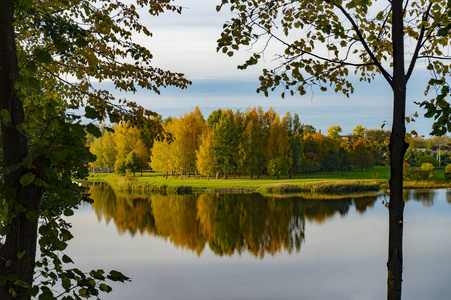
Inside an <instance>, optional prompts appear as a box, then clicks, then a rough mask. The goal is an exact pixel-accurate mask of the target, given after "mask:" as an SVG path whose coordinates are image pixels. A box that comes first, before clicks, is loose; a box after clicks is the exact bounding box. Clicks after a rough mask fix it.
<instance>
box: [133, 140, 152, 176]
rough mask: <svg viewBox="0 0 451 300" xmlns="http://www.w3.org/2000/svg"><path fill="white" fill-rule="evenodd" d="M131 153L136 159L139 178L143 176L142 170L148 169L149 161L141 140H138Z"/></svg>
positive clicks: (144, 145)
mask: <svg viewBox="0 0 451 300" xmlns="http://www.w3.org/2000/svg"><path fill="white" fill-rule="evenodd" d="M133 152H134V153H135V155H136V158H137V159H138V164H139V171H140V172H141V176H142V175H143V170H144V169H146V168H148V167H149V161H150V151H149V149H148V148H147V146H146V144H145V143H144V141H143V140H142V139H139V140H138V141H137V142H136V145H135V147H134V150H133Z"/></svg>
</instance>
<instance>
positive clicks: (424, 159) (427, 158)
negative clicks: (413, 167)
mask: <svg viewBox="0 0 451 300" xmlns="http://www.w3.org/2000/svg"><path fill="white" fill-rule="evenodd" d="M424 163H430V164H432V165H433V166H435V167H437V166H438V161H437V160H436V159H435V157H434V156H433V155H431V154H429V153H428V152H426V151H425V152H422V153H421V156H419V157H418V158H417V166H418V167H421V166H422V165H423V164H424Z"/></svg>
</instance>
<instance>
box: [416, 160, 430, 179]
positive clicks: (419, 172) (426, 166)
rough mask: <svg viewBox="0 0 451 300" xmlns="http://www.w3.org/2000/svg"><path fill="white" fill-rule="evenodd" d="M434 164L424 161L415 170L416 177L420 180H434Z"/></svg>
mask: <svg viewBox="0 0 451 300" xmlns="http://www.w3.org/2000/svg"><path fill="white" fill-rule="evenodd" d="M432 171H434V165H433V164H431V163H423V164H422V165H421V167H419V168H417V169H416V170H415V171H414V178H415V179H416V180H420V181H430V180H432V178H433V176H434V174H433V173H432Z"/></svg>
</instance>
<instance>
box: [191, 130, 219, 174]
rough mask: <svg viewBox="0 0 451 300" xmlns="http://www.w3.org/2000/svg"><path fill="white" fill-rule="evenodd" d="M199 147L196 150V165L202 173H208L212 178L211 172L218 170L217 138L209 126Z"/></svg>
mask: <svg viewBox="0 0 451 300" xmlns="http://www.w3.org/2000/svg"><path fill="white" fill-rule="evenodd" d="M201 141H202V142H201V143H200V145H199V149H198V150H197V151H196V167H197V170H199V172H200V174H203V175H206V176H207V179H210V174H214V173H216V172H217V170H218V166H217V163H216V157H215V151H214V147H215V140H214V136H213V130H211V129H210V128H207V129H206V130H205V132H204V133H203V135H202V137H201Z"/></svg>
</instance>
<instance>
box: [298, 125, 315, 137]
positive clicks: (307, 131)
mask: <svg viewBox="0 0 451 300" xmlns="http://www.w3.org/2000/svg"><path fill="white" fill-rule="evenodd" d="M301 132H302V135H304V136H306V135H312V134H314V133H315V132H316V128H315V127H313V126H312V125H308V124H302V125H301Z"/></svg>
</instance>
